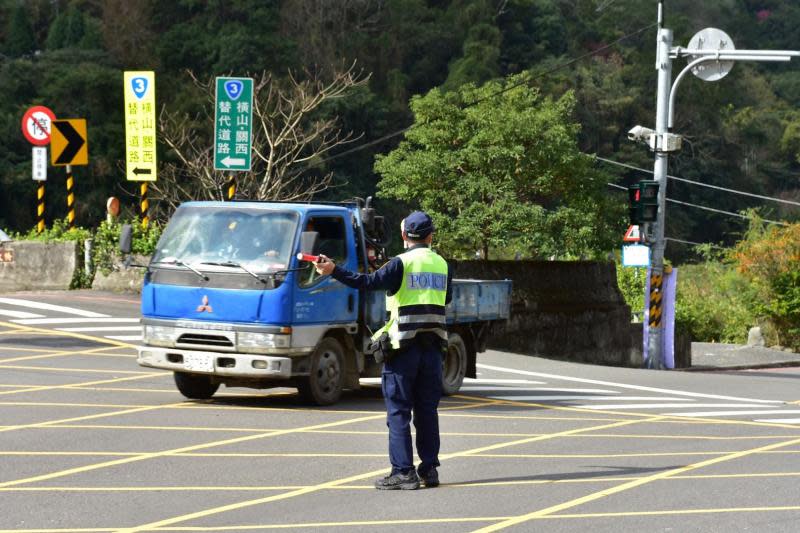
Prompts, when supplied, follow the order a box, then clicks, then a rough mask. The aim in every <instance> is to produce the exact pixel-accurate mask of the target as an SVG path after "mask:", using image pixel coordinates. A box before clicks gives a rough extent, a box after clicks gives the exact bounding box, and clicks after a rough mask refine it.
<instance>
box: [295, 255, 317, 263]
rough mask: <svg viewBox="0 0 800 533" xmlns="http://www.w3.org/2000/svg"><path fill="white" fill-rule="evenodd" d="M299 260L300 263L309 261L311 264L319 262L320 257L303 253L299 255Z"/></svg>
mask: <svg viewBox="0 0 800 533" xmlns="http://www.w3.org/2000/svg"><path fill="white" fill-rule="evenodd" d="M297 259H298V260H299V261H309V262H311V263H317V262H319V256H318V255H309V254H304V253H302V252H301V253H298V254H297Z"/></svg>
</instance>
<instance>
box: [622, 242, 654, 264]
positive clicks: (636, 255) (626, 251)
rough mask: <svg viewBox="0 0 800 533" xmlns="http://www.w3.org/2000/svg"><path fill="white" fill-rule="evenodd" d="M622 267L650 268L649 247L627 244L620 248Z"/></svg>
mask: <svg viewBox="0 0 800 533" xmlns="http://www.w3.org/2000/svg"><path fill="white" fill-rule="evenodd" d="M622 266H626V267H646V266H650V247H649V246H644V245H642V244H629V245H626V246H623V247H622Z"/></svg>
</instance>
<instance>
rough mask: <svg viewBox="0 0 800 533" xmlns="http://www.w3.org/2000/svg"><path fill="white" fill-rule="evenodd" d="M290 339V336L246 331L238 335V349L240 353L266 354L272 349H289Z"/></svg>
mask: <svg viewBox="0 0 800 533" xmlns="http://www.w3.org/2000/svg"><path fill="white" fill-rule="evenodd" d="M290 339H291V337H290V336H289V335H280V334H275V333H249V332H246V331H245V332H239V333H237V334H236V348H237V349H238V350H239V351H240V352H249V353H264V352H265V351H266V350H268V349H271V348H288V347H289V345H290V344H291V342H290Z"/></svg>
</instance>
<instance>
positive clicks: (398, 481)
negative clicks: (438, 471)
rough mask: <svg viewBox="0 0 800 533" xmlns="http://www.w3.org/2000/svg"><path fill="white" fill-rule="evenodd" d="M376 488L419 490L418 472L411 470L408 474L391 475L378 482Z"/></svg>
mask: <svg viewBox="0 0 800 533" xmlns="http://www.w3.org/2000/svg"><path fill="white" fill-rule="evenodd" d="M375 488H376V489H379V490H417V489H418V488H419V477H417V471H416V470H411V471H409V472H408V473H407V474H401V473H397V474H391V475H388V476H386V477H384V478H381V479H379V480H377V481H376V482H375Z"/></svg>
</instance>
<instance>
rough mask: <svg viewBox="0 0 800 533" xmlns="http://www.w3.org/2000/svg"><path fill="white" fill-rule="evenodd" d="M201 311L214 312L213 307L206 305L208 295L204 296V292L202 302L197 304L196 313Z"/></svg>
mask: <svg viewBox="0 0 800 533" xmlns="http://www.w3.org/2000/svg"><path fill="white" fill-rule="evenodd" d="M203 311H208V312H209V313H213V312H214V311H213V309H211V306H210V305H208V296H206V295H205V294H204V295H203V300H202V303H201V304H200V305H198V306H197V312H198V313H202V312H203Z"/></svg>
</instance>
